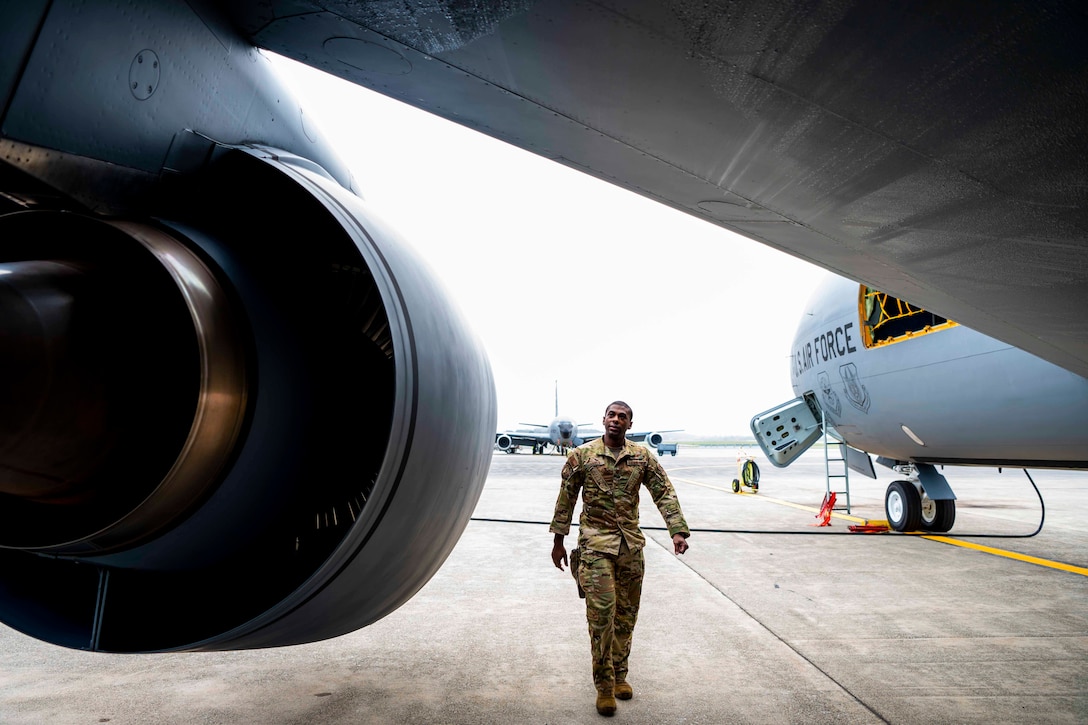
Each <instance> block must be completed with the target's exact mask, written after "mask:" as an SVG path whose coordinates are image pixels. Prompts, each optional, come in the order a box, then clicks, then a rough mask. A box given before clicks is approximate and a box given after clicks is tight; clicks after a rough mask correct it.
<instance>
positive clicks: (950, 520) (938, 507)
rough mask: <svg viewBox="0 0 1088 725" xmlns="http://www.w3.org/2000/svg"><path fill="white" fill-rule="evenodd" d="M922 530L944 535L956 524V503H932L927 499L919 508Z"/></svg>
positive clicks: (950, 501)
mask: <svg viewBox="0 0 1088 725" xmlns="http://www.w3.org/2000/svg"><path fill="white" fill-rule="evenodd" d="M920 518H921V523H922V528H923V529H925V530H926V531H933V532H937V533H944V532H945V531H948V530H949V529H951V528H952V524H954V523H955V522H956V502H955V501H953V500H947V501H934V500H932V499H929V498H927V499H926V500H925V501H924V502H923V504H922V508H921V512H920Z"/></svg>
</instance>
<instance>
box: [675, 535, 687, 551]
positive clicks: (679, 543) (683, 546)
mask: <svg viewBox="0 0 1088 725" xmlns="http://www.w3.org/2000/svg"><path fill="white" fill-rule="evenodd" d="M672 548H673V551H675V552H676V553H677V554H683V553H684V552H685V551H687V550H688V540H687V539H685V538H684V535H683V534H673V535H672Z"/></svg>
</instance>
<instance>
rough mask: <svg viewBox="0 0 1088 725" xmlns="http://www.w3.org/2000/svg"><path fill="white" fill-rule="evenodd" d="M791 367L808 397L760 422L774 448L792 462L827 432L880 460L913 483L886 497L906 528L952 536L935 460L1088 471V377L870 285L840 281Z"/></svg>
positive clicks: (861, 456)
mask: <svg viewBox="0 0 1088 725" xmlns="http://www.w3.org/2000/svg"><path fill="white" fill-rule="evenodd" d="M790 359H791V366H790V368H791V369H790V373H791V376H792V381H793V390H794V393H796V394H797V396H798V398H796V399H795V400H793V401H790V402H788V403H785V404H783V405H780V406H777V407H775V408H773V409H771V410H769V411H767V412H765V413H761V414H759V415H757V416H755V417H754V418H753V419H752V432H753V434H755V436H756V438H757V440H758V441H759V443H760V446H761V447H762V448H763V452H764V453H765V454H766V455H767V457H768V459H770V461H771V462H772V463H773V464H774V465H776V466H779V467H781V466H787V465H789V464H790V463H791V462H792V461H793V460H794V459H796V458H797V456H799V455H800V454H801V453H802V452H804V451H805V450H807V449H808V447H809V446H811V445H812V444H813V443H814V442H815V441H816V440H818V439H819V438H820V437H821V435H822V434H823V430H824V428H829V429H830V430H831V432H832V434H833V436H834V437H835V438H836V439H839V440H842V441H845V442H846V443H847V444H849V445H850V446H852V447H853V448H854V449H855V450H854V451H851V452H850V453H849V454H848V456H847V458H848V460H849V461H850V462H851V463H852V465H851V468H852V469H854V470H857V471H859V472H862V473H865V474H866V475H870V476H872V475H873V474H872V471H873V468H872V462H871V459H869V457H868V456H867V455H866V453H870V454H875V455H877V456H878V458H877V461H878V462H880V463H882V464H883V465H886V466H888V467H889V468H893V469H894V470H896V471H897V472H899V473H902V474H903V475H904V480H900V481H893V482H892V483H891V484H890V485H889V486H888V489H887V492H886V494H885V509H886V513H887V515H888V521H889V523H890V525H891V526H892V528H894V529H896V530H897V531H914V530H919V529H924V530H927V531H948V530H949V529H950V528H951V527H952V525H953V523H954V521H955V517H956V505H955V494H953V492H952V489H951V486H950V485H949V482H948V481H947V479H946V477H945V476H944V475H942V474H941V473H939V472H938V471H937V469H936V468H935V466H937V465H941V466H943V465H945V464H947V465H952V466H957V465H975V466H996V467H1004V468H1088V434H1086V433H1085V429H1084V425H1083V420H1084V415H1085V411H1088V379H1085V378H1083V377H1080V376H1079V375H1075V374H1074V373H1071V372H1069V371H1068V370H1064V369H1062V368H1060V367H1058V366H1056V365H1053V364H1052V363H1049V362H1046V361H1045V360H1042V359H1040V358H1038V357H1035V356H1034V355H1031V354H1030V353H1026V352H1024V351H1022V350H1018V349H1017V348H1015V347H1012V346H1011V345H1008V344H1005V343H1003V342H999V341H998V340H995V339H993V338H991V337H987V336H986V335H983V334H981V333H979V332H976V331H974V330H971V329H969V328H967V327H965V326H963V325H960V324H957V323H956V322H955V321H952V320H948V319H946V318H944V317H941V316H938V315H935V314H933V313H931V312H928V311H926V310H924V309H922V308H920V307H918V306H916V305H913V304H910V303H909V302H907V301H905V300H901V299H898V298H895V297H893V296H891V295H888V294H885V293H883V292H880V291H878V290H875V289H873V288H871V287H868V286H866V285H864V284H858V283H857V282H852V281H850V280H848V279H845V278H843V277H838V276H834V275H832V276H829V279H828V281H827V282H826V283H824V284H823V285H822V286H821V287H820V288H818V289H817V291H816V292H815V293H814V295H813V298H812V300H811V301H810V303H809V306H808V310H807V312H806V314H805V315H804V316H803V317H802V319H801V323H800V325H799V326H798V329H797V334H796V337H795V339H794V342H793V347H792V354H791V356H790ZM863 451H864V452H865V453H863ZM873 477H874V478H875V476H873Z"/></svg>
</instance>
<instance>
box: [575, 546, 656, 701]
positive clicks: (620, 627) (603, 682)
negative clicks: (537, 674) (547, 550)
mask: <svg viewBox="0 0 1088 725" xmlns="http://www.w3.org/2000/svg"><path fill="white" fill-rule="evenodd" d="M643 562H644V559H643V556H642V549H639V550H638V551H634V552H632V551H631V550H630V549H629V548H628V547H627V543H626V542H624V543H623V544H621V545H620V552H619V554H618V555H612V554H602V553H600V552H597V551H587V550H585V549H583V550H582V560H581V562H579V564H578V581H579V583H580V584H581V585H582V589H584V590H585V592H586V621H587V622H588V623H589V644H590V651H591V653H592V657H593V684H594V685H595V686H596V687H597V689H598V690H599V691H601V692H608V691H611V690H612V688H613V687H614V686H615V683H616V682H623V681H624V680H626V679H627V659H628V657H630V655H631V633H632V632H633V631H634V629H635V620H637V619H638V605H639V602H640V601H641V600H642V575H643V572H644V571H645V568H644V564H643Z"/></svg>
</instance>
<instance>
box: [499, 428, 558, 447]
mask: <svg viewBox="0 0 1088 725" xmlns="http://www.w3.org/2000/svg"><path fill="white" fill-rule="evenodd" d="M503 437H506V438H509V439H510V442H511V443H512V444H513V445H515V446H532V445H539V444H541V443H551V442H552V440H551V437H549V435H548V432H547V431H542V432H540V433H532V432H526V431H516V432H515V431H506V432H505V433H496V434H495V440H496V441H498V440H499V438H503Z"/></svg>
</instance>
